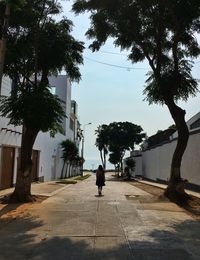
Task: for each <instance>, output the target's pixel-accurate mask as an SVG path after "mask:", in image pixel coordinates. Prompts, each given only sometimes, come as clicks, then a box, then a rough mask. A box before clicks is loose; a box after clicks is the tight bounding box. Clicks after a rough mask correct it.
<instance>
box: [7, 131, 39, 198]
mask: <svg viewBox="0 0 200 260" xmlns="http://www.w3.org/2000/svg"><path fill="white" fill-rule="evenodd" d="M38 132H39V130H36V129H30V128H26V127H25V126H23V133H22V142H21V156H20V164H19V167H18V169H17V181H16V186H15V190H14V192H13V194H12V195H11V197H10V200H11V201H13V202H26V201H31V179H32V178H31V169H32V160H31V156H32V149H33V145H34V142H35V139H36V137H37V134H38Z"/></svg>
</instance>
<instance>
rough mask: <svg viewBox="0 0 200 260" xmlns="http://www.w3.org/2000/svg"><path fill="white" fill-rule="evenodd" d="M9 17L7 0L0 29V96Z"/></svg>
mask: <svg viewBox="0 0 200 260" xmlns="http://www.w3.org/2000/svg"><path fill="white" fill-rule="evenodd" d="M9 17H10V3H9V0H7V1H6V9H5V17H4V24H3V28H2V38H1V39H0V94H1V84H2V78H3V68H4V60H5V54H6V38H7V31H8V22H9Z"/></svg>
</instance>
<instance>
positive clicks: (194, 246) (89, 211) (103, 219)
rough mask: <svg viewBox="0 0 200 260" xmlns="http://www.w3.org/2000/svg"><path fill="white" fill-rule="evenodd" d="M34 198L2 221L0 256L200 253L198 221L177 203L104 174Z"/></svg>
mask: <svg viewBox="0 0 200 260" xmlns="http://www.w3.org/2000/svg"><path fill="white" fill-rule="evenodd" d="M106 180H107V181H106V186H105V187H104V188H103V196H101V197H99V196H97V187H96V186H95V175H92V176H91V177H90V178H88V179H86V180H84V181H82V182H79V183H77V184H75V185H66V187H64V188H62V189H61V191H59V192H58V193H56V194H55V195H53V196H51V197H49V198H48V199H46V200H44V201H43V202H42V203H40V204H33V206H32V207H31V208H30V210H28V211H26V212H25V214H24V215H23V216H20V217H18V218H16V219H15V220H12V221H10V222H8V223H6V224H5V225H4V224H3V223H2V222H1V225H0V228H1V229H0V237H1V240H0V259H1V260H4V259H6V260H15V259H20V260H23V259H31V260H32V259H33V260H38V259H41V260H42V259H45V260H47V259H48V260H51V259H56V260H62V259H67V260H68V259H77V260H78V259H81V260H84V259H85V260H87V259H109V260H111V259H112V260H114V259H123V260H124V259H133V260H143V259H145V260H169V259H170V260H198V259H200V223H199V222H197V221H195V220H194V219H193V218H192V217H190V216H189V215H188V214H186V213H185V211H184V210H183V209H182V208H180V207H178V206H177V205H175V204H173V203H170V202H168V201H167V200H166V201H164V200H156V199H155V198H154V197H153V196H152V195H150V194H148V193H146V192H144V191H142V190H140V189H138V188H136V187H134V186H132V185H130V184H128V183H126V182H121V181H117V180H114V179H113V177H112V176H111V174H107V175H106Z"/></svg>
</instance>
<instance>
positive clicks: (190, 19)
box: [73, 0, 200, 199]
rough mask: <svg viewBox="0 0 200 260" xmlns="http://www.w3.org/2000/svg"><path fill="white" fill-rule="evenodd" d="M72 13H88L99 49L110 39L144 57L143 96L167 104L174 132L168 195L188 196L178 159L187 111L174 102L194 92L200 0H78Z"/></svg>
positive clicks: (184, 141)
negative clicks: (174, 138)
mask: <svg viewBox="0 0 200 260" xmlns="http://www.w3.org/2000/svg"><path fill="white" fill-rule="evenodd" d="M73 10H74V11H75V13H82V12H85V11H89V12H91V16H90V19H91V26H90V28H89V29H88V31H87V36H88V38H90V39H94V41H93V43H92V44H91V45H90V47H91V48H92V50H93V51H98V50H99V49H100V47H101V46H102V45H103V44H104V43H105V42H106V40H107V39H108V38H109V37H113V38H114V39H115V41H114V44H115V45H116V46H117V47H120V48H121V49H122V50H129V51H130V53H129V55H128V58H129V59H130V60H131V61H132V62H133V63H136V62H141V61H143V60H144V59H146V60H147V61H148V63H149V66H150V68H151V71H150V72H149V74H148V79H147V81H146V86H145V91H144V93H145V94H146V100H147V101H148V102H149V103H150V104H152V103H158V104H161V105H164V104H165V105H166V106H167V107H168V109H169V112H170V114H171V116H172V118H173V120H174V123H175V125H176V128H177V131H178V140H177V146H176V149H175V151H174V154H173V158H172V163H171V173H170V180H169V184H168V187H167V189H166V191H165V194H166V196H168V197H169V198H171V199H187V198H188V196H187V194H186V193H185V192H184V186H183V185H182V184H183V181H182V179H181V172H180V167H181V161H182V157H183V154H184V151H185V149H186V147H187V142H188V137H189V132H188V128H187V124H186V122H185V111H184V110H183V109H181V108H180V107H179V106H178V105H177V101H178V100H180V99H182V100H187V99H188V97H189V96H190V95H193V96H194V95H195V94H196V92H197V88H198V84H197V80H196V79H194V78H193V77H192V75H191V69H192V66H193V63H192V61H191V60H192V59H194V58H197V57H198V56H199V54H200V47H199V45H198V42H197V39H196V34H197V33H199V32H200V20H199V19H200V18H199V17H200V1H199V0H192V1H191V0H189V1H178V0H174V1H166V0H150V1H146V0H135V1H132V0H109V1H96V0H76V1H75V3H74V6H73Z"/></svg>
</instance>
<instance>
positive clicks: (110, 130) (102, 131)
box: [96, 122, 145, 169]
mask: <svg viewBox="0 0 200 260" xmlns="http://www.w3.org/2000/svg"><path fill="white" fill-rule="evenodd" d="M96 134H97V139H96V144H97V146H98V145H99V144H101V147H103V148H104V147H106V151H107V152H108V151H109V152H110V154H109V161H110V162H111V163H113V164H114V165H115V166H117V167H118V169H122V161H123V158H124V155H125V152H126V151H128V150H134V147H135V145H136V144H139V143H141V141H142V139H143V137H144V136H145V134H144V133H142V128H141V126H138V125H135V124H133V123H130V122H113V123H110V124H109V125H102V126H99V127H98V129H97V131H96ZM101 137H102V138H101ZM100 140H101V142H100ZM98 147H99V146H98ZM103 148H102V149H103ZM104 165H105V164H104Z"/></svg>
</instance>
